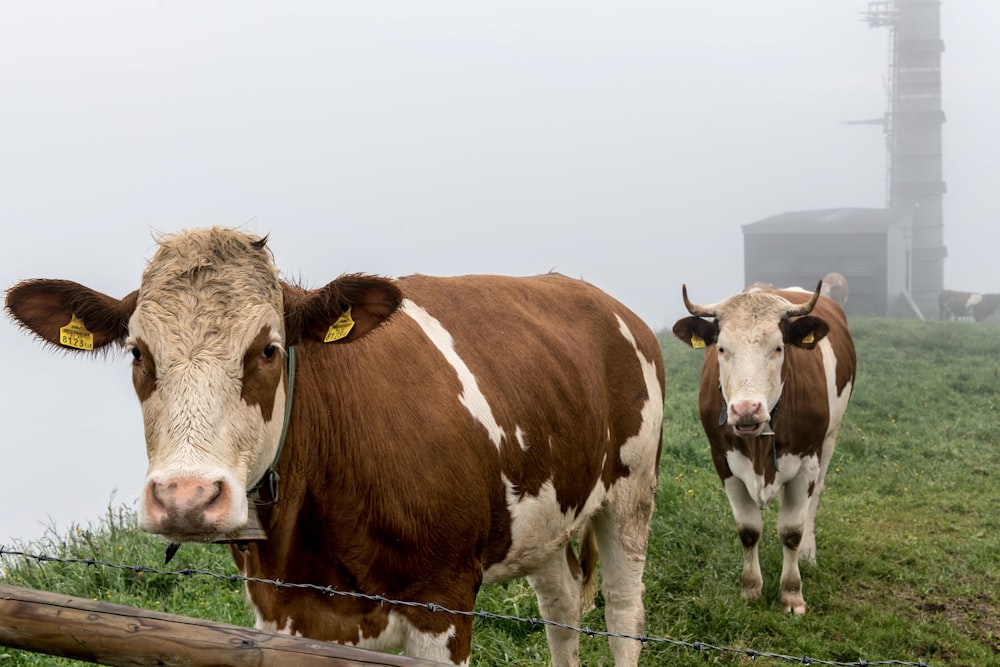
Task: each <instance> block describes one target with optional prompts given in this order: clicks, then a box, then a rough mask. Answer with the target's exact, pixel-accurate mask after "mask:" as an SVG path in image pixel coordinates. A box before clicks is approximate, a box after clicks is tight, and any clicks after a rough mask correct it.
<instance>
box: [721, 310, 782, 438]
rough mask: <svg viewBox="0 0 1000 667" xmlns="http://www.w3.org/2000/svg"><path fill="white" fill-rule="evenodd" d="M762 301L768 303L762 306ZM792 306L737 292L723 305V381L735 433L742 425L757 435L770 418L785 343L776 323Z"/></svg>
mask: <svg viewBox="0 0 1000 667" xmlns="http://www.w3.org/2000/svg"><path fill="white" fill-rule="evenodd" d="M740 297H755V298H753V299H752V300H751V299H749V298H740ZM762 301H763V305H764V306H770V307H762V306H761V302H762ZM751 304H752V305H753V307H751ZM789 305H790V304H789V303H788V302H787V301H785V300H784V299H781V298H780V297H776V296H773V295H763V294H759V293H758V294H745V295H737V296H736V297H733V298H732V299H731V300H730V301H729V302H727V303H726V304H725V306H724V307H720V308H719V318H718V319H719V336H718V341H717V345H716V353H717V354H718V360H719V384H720V386H721V389H722V396H723V400H724V401H725V404H726V406H727V414H728V421H729V423H730V424H733V425H734V426H735V427H736V428H737V431H739V430H740V427H741V425H742V426H743V428H744V429H745V430H746V431H747V433H748V434H753V432H754V430H755V429H757V427H758V426H759V425H762V424H763V423H764V422H767V421H769V420H770V411H771V410H772V409H773V408H774V406H775V404H776V403H777V401H778V398H779V397H780V396H781V390H782V380H781V368H782V365H783V364H784V360H785V344H784V340H783V336H782V332H781V329H779V328H778V323H779V322H780V319H781V315H780V313H781V312H782V311H784V310H785V309H787V308H788V307H789Z"/></svg>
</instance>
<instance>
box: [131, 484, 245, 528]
mask: <svg viewBox="0 0 1000 667" xmlns="http://www.w3.org/2000/svg"><path fill="white" fill-rule="evenodd" d="M231 497H232V494H231V492H230V490H229V485H228V484H226V483H224V482H223V481H221V480H210V479H204V478H200V477H175V478H170V479H165V480H162V481H152V480H151V481H150V482H149V484H147V485H146V493H145V509H146V513H147V516H148V519H149V520H150V523H151V525H153V526H156V527H157V528H158V529H159V530H156V531H155V532H180V533H191V534H195V533H202V532H213V531H215V530H216V529H217V527H218V525H219V523H220V520H222V519H223V518H224V516H225V515H226V514H227V513H228V512H229V510H230V504H231V503H230V500H231Z"/></svg>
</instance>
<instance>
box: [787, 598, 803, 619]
mask: <svg viewBox="0 0 1000 667" xmlns="http://www.w3.org/2000/svg"><path fill="white" fill-rule="evenodd" d="M781 603H782V604H783V605H784V606H785V611H787V612H789V613H792V614H795V615H796V616H803V615H805V613H806V602H805V600H803V599H802V596H801V595H799V596H789V597H787V598H783V599H782V600H781Z"/></svg>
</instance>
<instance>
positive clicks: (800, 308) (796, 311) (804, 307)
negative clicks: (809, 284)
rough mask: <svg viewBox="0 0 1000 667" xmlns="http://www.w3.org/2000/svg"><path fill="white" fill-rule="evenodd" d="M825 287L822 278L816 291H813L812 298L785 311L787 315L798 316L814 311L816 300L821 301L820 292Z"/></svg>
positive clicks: (817, 284)
mask: <svg viewBox="0 0 1000 667" xmlns="http://www.w3.org/2000/svg"><path fill="white" fill-rule="evenodd" d="M822 288H823V281H822V280H820V281H819V282H818V283H816V291H815V292H813V295H812V298H811V299H809V301H808V302H806V303H801V304H799V305H797V306H792V307H791V308H789V309H788V310H787V311H786V312H785V317H798V316H800V315H808V314H809V313H811V312H812V309H813V308H815V307H816V302H817V301H819V292H820V290H821V289H822Z"/></svg>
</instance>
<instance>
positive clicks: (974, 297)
mask: <svg viewBox="0 0 1000 667" xmlns="http://www.w3.org/2000/svg"><path fill="white" fill-rule="evenodd" d="M938 308H939V309H940V311H941V319H942V320H961V319H974V320H975V321H976V322H982V321H983V320H985V319H987V318H988V317H991V316H992V315H993V314H994V313H995V312H997V308H1000V294H981V293H979V292H958V291H955V290H947V289H946V290H942V291H941V295H940V296H939V297H938Z"/></svg>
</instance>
